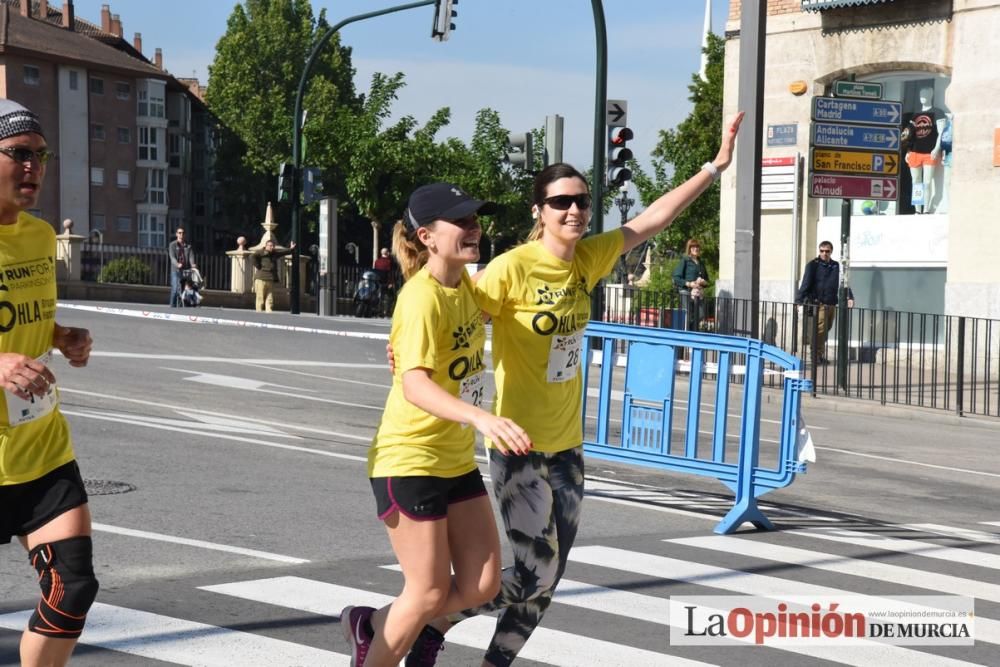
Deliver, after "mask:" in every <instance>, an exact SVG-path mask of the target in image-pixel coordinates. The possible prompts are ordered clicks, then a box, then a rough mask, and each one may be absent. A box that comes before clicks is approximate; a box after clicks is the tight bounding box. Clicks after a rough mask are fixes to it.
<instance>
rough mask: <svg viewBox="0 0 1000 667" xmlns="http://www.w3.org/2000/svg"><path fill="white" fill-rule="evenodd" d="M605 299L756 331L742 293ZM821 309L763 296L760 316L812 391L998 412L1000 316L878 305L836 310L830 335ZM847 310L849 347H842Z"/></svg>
mask: <svg viewBox="0 0 1000 667" xmlns="http://www.w3.org/2000/svg"><path fill="white" fill-rule="evenodd" d="M604 304H605V306H604V310H603V313H598V315H601V317H599V318H595V319H602V320H604V321H607V322H616V323H622V324H636V325H640V326H654V327H666V328H675V329H686V330H697V331H702V332H718V333H722V334H730V335H737V336H750V332H751V331H752V330H753V329H754V327H753V326H752V324H753V322H752V320H751V318H752V317H753V315H752V313H753V311H752V309H751V308H750V305H751V304H750V302H749V301H745V300H741V299H732V298H724V297H718V298H705V299H701V300H698V301H697V302H694V301H693V300H690V299H686V298H685V297H684V296H683V295H679V294H678V293H677V292H675V291H670V292H667V291H662V292H658V291H653V290H645V289H639V288H634V287H622V286H615V285H609V286H607V287H605V301H604ZM820 308H821V307H820V306H814V305H808V306H797V305H795V304H792V303H784V302H776V301H760V302H759V303H758V314H757V317H758V322H757V324H758V326H757V331H758V332H759V336H760V338H761V339H762V340H763V341H764V342H765V343H768V344H770V345H774V346H776V347H779V348H781V349H782V350H784V351H786V352H788V353H790V354H794V355H796V356H799V357H801V358H802V359H803V360H804V361H805V362H806V374H807V377H810V378H811V379H812V380H813V393H814V394H827V395H835V396H836V395H840V396H848V397H851V398H860V399H867V400H874V401H878V402H880V403H881V404H883V405H885V404H897V405H912V406H918V407H927V408H935V409H940V410H951V411H954V412H956V413H957V414H960V415H961V414H973V415H986V416H1000V320H990V319H985V318H977V317H963V316H955V315H934V314H929V313H913V312H902V311H892V310H876V309H870V308H851V309H848V310H847V312H846V314H845V313H843V312H841V311H840V309H839V308H833V309H832V310H833V322H832V324H831V325H830V326H829V332H828V333H827V335H826V336H823V335H822V334H821V333H820V330H819V327H818V326H817V321H818V319H819V318H818V317H817V315H819V309H820ZM845 316H846V317H847V345H846V347H845V349H844V350H839V349H838V347H839V345H838V331H839V324H840V321H841V318H843V317H845ZM824 338H825V340H824ZM845 358H846V363H844V364H843V365H844V367H845V370H846V372H843V371H841V367H840V362H841V359H845ZM768 382H771V383H776V382H778V380H776V379H774V378H771V379H768Z"/></svg>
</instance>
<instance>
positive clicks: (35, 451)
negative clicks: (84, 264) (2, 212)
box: [0, 213, 73, 486]
mask: <svg viewBox="0 0 1000 667" xmlns="http://www.w3.org/2000/svg"><path fill="white" fill-rule="evenodd" d="M55 253H56V239H55V231H54V230H53V229H52V227H51V226H50V225H49V224H48V223H47V222H45V221H44V220H39V219H38V218H36V217H34V216H32V215H28V214H27V213H21V214H19V215H18V217H17V222H15V223H14V224H13V225H0V353H8V352H17V353H20V354H25V355H27V356H29V357H32V358H35V359H37V358H38V357H41V356H42V355H44V354H46V353H48V352H49V350H51V348H52V331H53V328H54V325H55V317H56V264H55ZM53 391H57V390H55V389H54V390H53ZM0 394H2V398H0V402H2V406H0V486H6V485H10V484H23V483H25V482H30V481H32V480H35V479H38V478H39V477H42V476H43V475H45V474H46V473H49V472H51V471H52V470H54V469H55V468H58V467H59V466H61V465H63V464H65V463H69V462H70V461H72V460H73V444H72V442H71V441H70V434H69V425H68V424H67V423H66V418H65V417H63V416H62V413H60V412H59V407H58V404H56V406H55V407H54V408H51V409H48V410H47V409H42V408H34V407H33V406H34V404H33V403H27V402H25V401H21V400H20V399H18V398H17V397H16V396H14V395H13V394H11V393H9V392H7V391H3V390H0ZM57 397H58V394H56V395H55V396H54V397H53V399H52V400H53V401H57V400H58V398H57ZM40 404H41V402H40V401H39V405H40ZM36 410H37V412H36ZM36 414H37V415H38V416H35V415H36ZM18 422H20V423H18ZM12 423H13V424H16V425H15V426H11V424H12Z"/></svg>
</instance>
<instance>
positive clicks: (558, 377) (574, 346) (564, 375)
mask: <svg viewBox="0 0 1000 667" xmlns="http://www.w3.org/2000/svg"><path fill="white" fill-rule="evenodd" d="M582 342H583V332H582V331H577V332H576V333H574V334H571V335H569V336H553V337H552V346H551V347H550V348H549V368H548V381H549V382H569V381H570V380H572V379H573V378H575V377H576V374H577V372H578V371H579V369H580V354H581V351H580V348H581V347H582V345H581V344H582Z"/></svg>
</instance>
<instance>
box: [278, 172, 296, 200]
mask: <svg viewBox="0 0 1000 667" xmlns="http://www.w3.org/2000/svg"><path fill="white" fill-rule="evenodd" d="M294 178H295V166H294V165H293V164H292V163H291V162H282V163H281V167H279V168H278V201H279V202H280V203H283V204H286V203H288V202H290V201H292V180H293V179H294Z"/></svg>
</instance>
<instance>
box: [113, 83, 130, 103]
mask: <svg viewBox="0 0 1000 667" xmlns="http://www.w3.org/2000/svg"><path fill="white" fill-rule="evenodd" d="M115 97H117V98H118V99H120V100H127V99H128V98H130V97H132V84H130V83H128V82H127V81H117V82H115Z"/></svg>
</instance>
